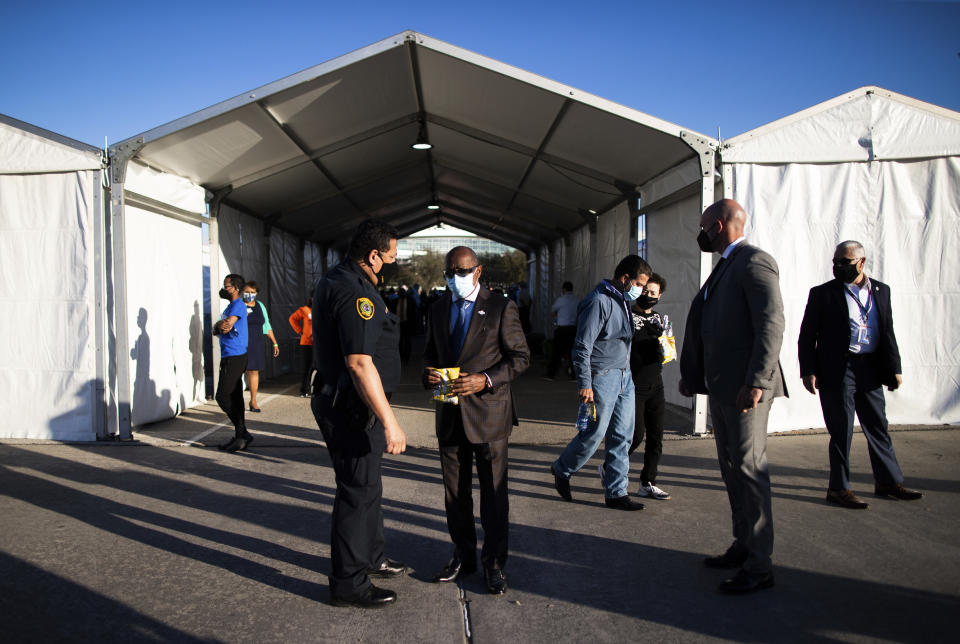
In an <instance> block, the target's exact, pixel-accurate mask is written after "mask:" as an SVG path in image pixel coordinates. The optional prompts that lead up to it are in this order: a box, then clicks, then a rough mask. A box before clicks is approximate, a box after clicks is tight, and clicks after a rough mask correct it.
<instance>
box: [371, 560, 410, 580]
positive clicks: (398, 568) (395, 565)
mask: <svg viewBox="0 0 960 644" xmlns="http://www.w3.org/2000/svg"><path fill="white" fill-rule="evenodd" d="M405 572H407V566H406V564H403V563H400V562H399V561H394V560H393V559H390V558H389V557H384V558H383V561H381V562H380V565H379V566H377V567H376V568H371V569H370V570H368V571H367V574H368V575H370V576H371V577H381V578H384V577H396V576H397V575H402V574H403V573H405Z"/></svg>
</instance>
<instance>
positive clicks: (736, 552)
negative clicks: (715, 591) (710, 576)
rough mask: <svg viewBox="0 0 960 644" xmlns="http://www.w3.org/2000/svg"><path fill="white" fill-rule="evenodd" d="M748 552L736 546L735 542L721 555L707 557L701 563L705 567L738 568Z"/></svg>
mask: <svg viewBox="0 0 960 644" xmlns="http://www.w3.org/2000/svg"><path fill="white" fill-rule="evenodd" d="M749 554H750V553H749V552H747V551H746V550H742V549H740V548H738V547H737V544H735V543H734V544H733V545H731V546H730V547H729V548H727V551H726V552H725V553H723V554H722V555H718V556H716V557H707V558H706V559H704V560H703V565H705V566H706V567H707V568H739V567H740V566H742V565H743V562H745V561H746V560H747V555H749Z"/></svg>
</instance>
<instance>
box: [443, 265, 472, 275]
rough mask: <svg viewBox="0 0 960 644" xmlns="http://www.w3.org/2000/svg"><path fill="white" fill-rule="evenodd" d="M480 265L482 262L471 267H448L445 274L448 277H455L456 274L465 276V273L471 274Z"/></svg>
mask: <svg viewBox="0 0 960 644" xmlns="http://www.w3.org/2000/svg"><path fill="white" fill-rule="evenodd" d="M479 265H480V264H477V265H476V266H471V267H470V268H446V269H444V271H443V276H444V277H447V278H450V277H453V276H454V275H459V276H460V277H463V276H464V275H469V274H470V273H472V272H473V271H475V270H477V266H479Z"/></svg>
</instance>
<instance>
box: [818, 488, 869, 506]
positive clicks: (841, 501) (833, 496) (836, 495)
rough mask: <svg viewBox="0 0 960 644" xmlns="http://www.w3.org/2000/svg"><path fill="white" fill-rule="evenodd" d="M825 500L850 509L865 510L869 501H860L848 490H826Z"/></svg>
mask: <svg viewBox="0 0 960 644" xmlns="http://www.w3.org/2000/svg"><path fill="white" fill-rule="evenodd" d="M827 501H830V503H836V504H837V505H839V506H842V507H845V508H849V509H851V510H866V509H867V508H869V507H870V504H869V503H867V502H865V501H861V500H860V499H859V498H858V497H857V495H856V494H854V493H853V492H851V491H850V490H827Z"/></svg>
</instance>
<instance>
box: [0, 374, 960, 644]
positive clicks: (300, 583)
mask: <svg viewBox="0 0 960 644" xmlns="http://www.w3.org/2000/svg"><path fill="white" fill-rule="evenodd" d="M538 367H540V368H542V365H541V364H538V363H535V364H534V366H533V367H531V371H530V373H529V374H528V375H526V376H524V377H523V378H521V380H520V382H519V383H518V386H517V391H518V397H519V398H520V399H521V410H522V412H521V418H522V421H521V426H520V427H519V428H517V430H516V431H515V432H514V434H513V438H512V442H513V445H512V446H511V450H510V465H509V467H510V470H509V471H510V503H511V532H510V539H511V543H510V551H511V555H510V560H509V562H508V564H507V575H508V583H509V590H508V592H507V593H506V594H505V595H504V596H502V597H496V596H492V595H489V594H488V593H486V591H485V588H484V585H483V582H482V575H472V576H469V577H466V578H465V579H463V580H461V581H460V582H458V583H456V584H433V583H430V582H429V578H430V577H431V575H432V574H433V572H435V571H436V569H438V568H439V567H440V566H441V565H442V564H443V563H444V562H445V561H446V559H447V558H448V556H449V554H450V551H451V546H450V543H449V537H448V535H447V532H446V525H445V520H444V512H443V492H442V488H441V483H440V465H439V459H438V456H437V451H436V449H435V443H433V442H432V438H433V417H432V412H431V407H430V404H429V401H427V400H426V394H425V392H423V390H422V389H420V388H419V387H418V386H417V385H416V382H415V376H416V370H415V369H414V368H412V367H411V368H410V369H409V370H408V371H407V372H406V373H405V385H404V387H402V388H401V390H400V391H398V392H397V395H396V396H395V397H394V399H393V403H394V406H395V408H396V409H397V412H398V415H399V416H400V420H401V424H402V425H403V426H404V427H405V429H406V430H407V433H408V437H409V443H410V445H411V447H410V448H409V449H408V450H407V452H406V453H404V454H402V455H399V456H387V457H385V459H384V465H383V482H384V502H383V506H384V514H385V527H386V539H387V549H388V554H389V555H390V556H391V557H394V558H398V559H402V560H403V561H405V562H406V563H407V564H408V565H409V566H410V572H409V573H408V574H406V575H403V576H401V577H398V578H394V579H389V580H384V581H378V582H377V583H378V584H380V585H383V586H385V587H387V588H391V589H394V590H396V591H397V593H398V595H399V600H398V602H397V603H396V604H395V605H393V606H390V607H387V608H384V609H379V610H361V609H352V608H337V607H334V606H332V605H331V604H330V603H329V600H330V597H329V592H328V589H327V577H326V575H327V573H328V572H329V565H330V561H329V555H330V550H329V532H330V508H331V503H332V499H333V494H334V489H335V487H334V480H333V472H332V469H331V468H330V461H329V457H328V454H327V452H326V449H325V448H324V446H323V444H322V441H321V440H320V435H319V432H318V431H317V430H316V429H315V427H316V426H315V423H314V422H313V419H312V417H311V415H310V412H309V408H308V400H306V399H303V398H300V397H298V396H297V395H296V393H297V387H296V384H295V383H294V382H293V381H292V380H290V379H281V380H278V381H272V382H267V383H264V387H263V389H262V392H261V396H260V402H261V406H262V408H263V412H262V413H260V414H250V415H249V416H248V425H249V428H250V430H251V432H252V433H253V435H254V436H255V438H256V440H255V441H254V443H253V445H252V446H251V451H250V452H248V453H238V454H225V453H222V452H219V451H218V450H216V448H215V447H211V446H212V445H214V444H215V443H217V442H220V441H222V440H224V439H226V438H227V437H228V436H229V434H230V430H229V428H227V427H225V426H219V427H218V424H220V423H222V421H223V420H224V415H223V414H222V412H221V411H220V410H219V409H218V408H217V407H216V406H215V405H214V404H208V405H205V406H202V407H200V408H197V409H193V410H189V411H188V412H186V413H185V414H183V415H181V416H180V417H178V418H176V419H173V420H171V421H167V422H164V423H158V424H155V425H151V426H147V427H142V428H138V429H137V430H136V431H135V434H134V438H135V440H134V441H132V442H128V443H98V444H95V445H64V444H39V443H29V442H20V443H13V442H7V443H5V444H0V525H2V529H0V620H2V621H0V633H2V639H3V640H4V641H5V642H28V641H29V642H51V641H98V642H134V641H136V642H139V641H177V642H180V641H183V642H191V641H204V642H207V641H217V642H462V641H472V642H500V641H508V640H512V641H518V642H548V641H554V642H556V641H560V642H582V641H596V642H633V641H656V642H672V641H683V642H687V641H746V642H773V641H776V642H781V641H784V642H793V641H796V642H808V641H823V642H835V641H843V642H867V641H870V642H874V641H884V642H938V641H943V642H947V641H949V642H955V641H957V635H956V631H957V626H956V624H957V612H958V609H960V543H958V539H957V535H958V528H960V480H958V469H957V463H958V462H960V432H958V431H956V430H955V429H952V428H948V427H944V428H910V429H911V430H912V431H895V432H894V433H893V440H894V444H895V447H896V450H897V454H898V456H899V459H900V462H901V465H902V467H903V470H904V472H905V473H906V475H907V484H908V485H910V486H912V487H915V488H917V489H920V490H923V491H924V492H925V497H924V498H923V499H922V500H920V501H915V502H903V501H893V500H884V499H878V498H875V497H874V496H873V494H872V485H873V482H872V476H871V474H870V466H869V458H868V455H867V453H866V443H865V441H864V439H863V437H862V435H860V434H857V435H856V436H855V438H854V441H853V450H852V455H853V456H852V460H853V468H852V481H853V490H854V492H856V493H857V494H858V495H860V496H861V497H862V498H864V500H867V501H869V502H870V509H869V510H867V511H853V510H845V509H842V508H839V507H837V506H834V505H830V504H827V503H826V501H825V500H824V494H825V488H826V481H827V474H828V471H827V453H826V444H827V437H826V435H824V434H810V433H807V434H803V435H789V436H771V437H770V439H769V440H768V456H769V460H770V469H771V475H772V481H773V508H774V521H775V531H776V544H775V549H774V565H775V577H776V586H775V587H774V588H772V589H770V590H764V591H761V592H758V593H756V594H753V595H749V596H743V597H731V596H727V595H722V594H720V593H718V592H717V584H718V583H719V582H720V581H722V580H723V578H724V577H725V576H727V575H725V573H724V572H723V571H715V570H710V569H708V568H705V567H704V566H703V563H702V560H703V557H704V556H706V555H710V554H718V553H720V552H722V551H723V550H724V549H725V548H726V547H727V546H728V545H729V543H730V540H731V536H730V510H729V505H728V503H727V498H726V493H725V490H724V486H723V483H722V481H721V480H720V475H719V470H718V467H717V464H716V452H715V449H714V445H713V441H712V439H710V438H709V437H708V438H692V437H690V436H689V435H685V434H684V433H683V432H684V430H685V428H686V426H687V425H688V424H689V423H688V422H687V420H686V417H685V416H684V415H683V414H682V413H677V411H676V410H672V411H671V414H670V415H669V417H668V423H667V424H668V429H669V430H670V431H669V432H668V440H667V442H666V443H665V446H664V456H663V460H662V464H661V474H660V476H659V479H658V484H659V485H660V486H661V487H663V488H665V489H666V490H668V491H669V492H671V494H672V495H673V498H672V499H671V500H669V501H659V502H658V501H647V502H646V509H645V510H644V511H643V512H633V513H627V512H621V511H616V510H611V509H608V508H606V507H605V506H604V505H603V495H602V490H601V487H600V481H599V476H598V475H597V473H596V470H597V465H599V463H600V456H602V451H601V452H600V453H598V456H596V457H594V459H593V460H592V461H591V462H590V463H588V465H587V466H586V467H585V468H584V469H583V470H582V471H581V472H580V473H579V474H577V475H576V476H575V477H574V478H573V480H572V485H573V493H574V502H573V503H565V502H563V501H561V500H560V499H559V497H558V496H557V495H556V493H555V491H554V489H553V481H552V476H551V475H550V472H549V464H550V463H551V462H552V460H553V459H555V458H556V456H557V455H558V454H559V452H560V450H561V449H562V446H563V444H565V443H566V441H567V440H569V438H570V437H571V435H572V432H573V431H574V429H573V414H575V411H576V405H575V386H574V384H573V383H571V382H568V381H557V382H545V381H542V380H541V379H540V378H539V373H540V371H539V369H538ZM897 429H905V428H897ZM211 430H212V431H211ZM681 438H687V440H680V439H681ZM672 439H676V440H672ZM641 461H642V459H641V454H640V453H637V454H635V455H634V457H633V464H634V465H633V471H634V473H633V476H632V483H631V487H630V489H631V491H635V490H636V486H637V480H636V473H637V472H638V471H639V464H640V463H641ZM477 494H478V493H477V491H476V489H475V502H476V503H477V504H478V503H479V499H478V498H477ZM478 531H480V527H479V523H478ZM481 537H482V533H481Z"/></svg>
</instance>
